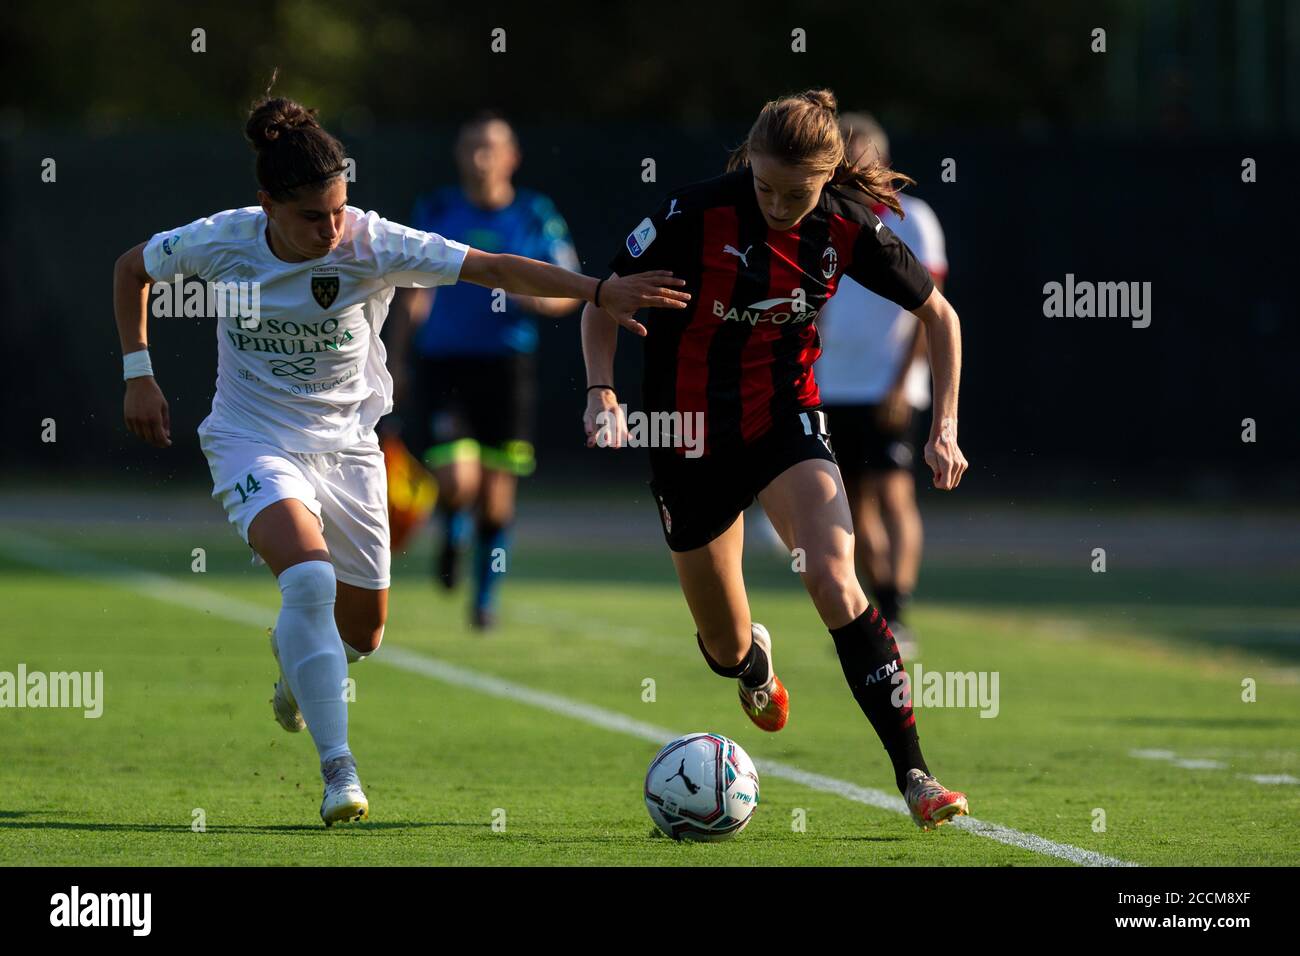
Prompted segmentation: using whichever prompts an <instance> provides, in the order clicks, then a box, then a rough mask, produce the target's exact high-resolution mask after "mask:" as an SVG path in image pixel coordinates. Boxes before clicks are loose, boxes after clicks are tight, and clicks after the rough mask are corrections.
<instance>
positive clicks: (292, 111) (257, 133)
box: [244, 71, 347, 202]
mask: <svg viewBox="0 0 1300 956" xmlns="http://www.w3.org/2000/svg"><path fill="white" fill-rule="evenodd" d="M277 74H278V71H277V73H273V74H272V75H271V83H270V84H268V86H267V88H266V95H265V96H263V97H262V98H261V99H260V100H258V101H257V102H256V103H254V104H253V106H252V109H251V110H250V111H249V114H248V123H247V124H245V126H244V135H245V136H246V137H248V141H249V142H250V143H252V145H253V149H254V150H256V151H257V167H256V168H257V182H258V185H260V186H261V187H262V189H264V190H265V191H266V192H267V193H268V194H269V195H270V197H271V198H272V199H274V200H276V201H277V202H284V201H285V200H289V199H294V198H296V191H297V190H298V189H301V188H302V187H304V186H314V187H317V188H319V189H323V188H324V187H325V184H326V183H328V182H329V181H330V180H332V179H333V178H334V177H335V176H341V175H342V174H343V171H344V162H345V160H346V159H347V155H346V153H345V152H344V150H343V144H342V143H340V142H339V141H338V140H337V139H335V138H334V137H333V136H331V135H330V134H329V133H328V132H326V131H325V129H324V128H323V127H322V126H321V125H320V123H318V122H317V121H316V111H315V110H314V109H307V108H306V107H305V106H303V105H302V104H301V103H296V102H294V101H293V100H290V99H286V98H285V97H283V96H275V97H273V96H271V85H274V83H275V78H276V75H277Z"/></svg>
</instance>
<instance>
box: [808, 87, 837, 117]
mask: <svg viewBox="0 0 1300 956" xmlns="http://www.w3.org/2000/svg"><path fill="white" fill-rule="evenodd" d="M800 95H801V96H802V97H803V98H804V99H805V100H807V101H808V102H809V103H811V104H812V105H813V106H820V107H821V108H822V109H825V110H830V111H831V112H832V113H834V112H835V111H836V110H838V109H839V103H838V102H837V101H836V99H835V94H834V93H832V92H831V91H830V90H825V89H823V90H805V91H804V92H803V93H801V94H800Z"/></svg>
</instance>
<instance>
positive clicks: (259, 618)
mask: <svg viewBox="0 0 1300 956" xmlns="http://www.w3.org/2000/svg"><path fill="white" fill-rule="evenodd" d="M0 534H2V535H3V536H2V537H0V548H3V550H4V551H5V552H6V553H7V554H8V555H9V557H11V558H13V559H15V560H18V561H22V562H24V563H26V564H30V565H34V566H36V567H39V568H43V569H45V570H49V571H54V572H57V573H60V574H64V575H69V576H76V577H82V578H89V579H90V580H92V581H94V582H96V583H98V584H105V585H112V586H115V587H120V588H123V589H125V590H130V591H134V592H135V593H137V594H141V595H143V596H145V597H148V598H152V599H153V600H155V601H161V602H163V603H166V604H173V605H176V606H178V607H183V608H185V609H187V610H191V611H195V612H197V613H204V612H207V613H211V614H216V615H219V616H220V617H223V618H225V619H227V620H229V621H234V622H236V623H239V624H247V625H249V626H251V627H256V628H259V629H261V628H265V627H266V626H268V624H269V623H270V622H271V619H272V618H273V616H274V614H275V612H274V610H272V609H270V608H265V607H260V606H258V605H256V604H250V603H248V602H247V601H241V600H239V599H238V598H232V597H228V596H226V595H224V594H222V593H221V592H220V591H215V590H213V589H211V588H206V587H202V586H200V585H197V584H189V583H187V582H185V581H181V580H178V579H176V578H172V577H167V576H166V575H162V574H155V573H153V572H150V571H140V570H137V569H134V568H131V567H130V566H128V565H123V564H116V563H113V562H109V561H105V560H103V559H100V558H95V557H93V556H90V555H85V554H78V553H75V552H71V551H68V550H66V549H64V548H62V547H60V546H59V545H57V544H55V543H53V542H51V541H47V540H45V539H43V538H38V537H35V536H32V535H28V534H23V533H21V532H16V531H12V530H8V529H6V530H4V531H3V532H0ZM259 633H260V631H259ZM371 661H372V663H385V664H388V665H389V666H391V667H397V668H399V669H401V670H404V671H408V672H411V673H414V674H421V675H423V676H425V677H431V678H433V679H434V680H440V681H442V682H444V683H447V684H454V685H456V686H458V687H466V688H469V689H471V690H477V691H479V692H480V693H484V694H488V695H490V696H492V697H499V698H503V699H506V700H511V701H514V702H516V703H524V704H529V705H531V706H533V707H537V708H540V709H542V710H547V711H550V712H551V713H553V714H560V715H562V716H564V717H569V718H572V719H574V720H579V721H582V722H583V723H586V724H590V725H592V726H594V727H599V728H600V729H602V730H610V731H617V732H619V733H624V734H628V735H629V736H632V737H638V738H640V739H641V740H644V741H646V742H647V743H651V744H654V745H655V746H656V747H657V746H659V745H661V744H663V743H665V742H666V741H669V740H672V739H673V738H675V737H677V736H679V735H678V734H677V732H676V731H673V730H668V729H667V728H664V727H656V726H654V725H653V724H647V723H645V722H643V721H640V720H634V719H633V718H631V717H627V716H624V715H623V714H620V713H617V712H616V711H612V710H606V709H605V708H603V707H596V706H594V705H592V704H584V703H582V702H581V701H576V700H573V699H571V698H568V697H562V696H560V695H559V694H552V693H549V692H547V691H541V690H535V689H534V688H531V687H525V686H524V685H522V684H516V683H513V682H512V681H507V680H502V679H501V678H499V677H493V676H491V675H489V674H483V673H480V672H478V671H473V670H470V669H468V668H465V667H460V666H458V665H455V664H449V663H447V662H446V661H440V660H437V659H436V658H433V657H427V656H425V655H423V654H416V653H414V652H412V651H408V650H405V649H403V648H401V647H397V646H395V645H393V644H392V643H391V641H385V642H384V649H383V652H382V653H380V654H376V655H375V656H374V657H373V658H371ZM754 763H755V765H756V766H757V768H758V771H759V773H760V774H765V775H768V776H772V777H776V778H778V779H782V780H788V781H790V782H792V783H797V784H801V785H803V786H805V787H808V788H809V789H812V790H818V791H821V792H822V793H830V794H834V795H836V796H839V797H843V798H844V799H846V800H852V801H853V802H855V803H862V804H866V805H867V806H871V807H876V808H878V809H881V810H889V811H892V812H894V813H901V814H906V813H907V806H906V805H905V804H904V803H903V800H902V798H901V797H898V796H895V795H893V794H890V793H885V792H884V791H883V790H876V789H874V788H872V787H862V786H859V785H858V784H855V783H850V782H849V781H847V780H837V779H836V778H834V777H827V776H823V775H822V774H818V773H811V772H809V771H807V770H801V769H799V768H798V767H794V766H791V765H789V764H785V763H780V762H778V761H775V760H756V761H754ZM951 825H952V826H955V827H957V828H958V829H960V830H963V831H965V832H966V833H970V834H973V835H975V836H981V837H987V838H988V839H990V840H996V841H997V842H998V843H1003V844H1006V845H1007V846H1012V847H1016V848H1018V849H1021V850H1027V851H1029V852H1030V853H1038V854H1041V855H1043V856H1052V857H1056V858H1058V859H1061V860H1067V861H1069V862H1070V863H1076V864H1079V865H1080V866H1137V865H1138V864H1136V863H1130V862H1127V861H1125V860H1118V859H1115V858H1114V857H1109V856H1104V855H1102V854H1100V853H1094V852H1093V851H1091V850H1084V849H1080V848H1079V847H1076V846H1070V845H1069V844H1068V843H1056V842H1053V841H1052V840H1048V839H1045V838H1044V837H1040V836H1036V835H1035V834H1033V833H1024V832H1022V831H1020V830H1013V829H1012V828H1010V827H1004V826H1001V825H1000V824H997V823H985V822H984V821H982V820H977V819H975V818H974V817H957V818H956V819H954V820H953V821H952V823H951Z"/></svg>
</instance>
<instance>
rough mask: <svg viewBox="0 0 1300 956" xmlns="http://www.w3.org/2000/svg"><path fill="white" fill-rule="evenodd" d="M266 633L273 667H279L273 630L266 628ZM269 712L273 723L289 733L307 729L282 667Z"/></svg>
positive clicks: (278, 655)
mask: <svg viewBox="0 0 1300 956" xmlns="http://www.w3.org/2000/svg"><path fill="white" fill-rule="evenodd" d="M266 633H267V634H268V635H269V636H270V638H271V653H272V654H274V655H275V665H276V666H277V667H280V651H279V650H278V649H277V648H276V646H275V628H271V627H268V628H267V629H266ZM271 711H272V712H273V713H274V714H275V722H276V723H277V724H279V725H280V726H281V727H283V728H284V729H285V730H287V731H289V733H291V734H296V733H298V732H299V731H302V730H306V729H307V721H305V720H303V719H302V711H301V710H299V709H298V702H297V701H296V700H294V697H293V691H291V690H290V689H289V679H288V678H287V677H285V676H284V668H283V667H280V679H279V680H278V681H276V682H275V696H273V697H272V698H271Z"/></svg>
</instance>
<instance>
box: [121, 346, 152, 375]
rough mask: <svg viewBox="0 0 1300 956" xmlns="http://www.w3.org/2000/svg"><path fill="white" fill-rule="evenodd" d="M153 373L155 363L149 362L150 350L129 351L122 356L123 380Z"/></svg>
mask: <svg viewBox="0 0 1300 956" xmlns="http://www.w3.org/2000/svg"><path fill="white" fill-rule="evenodd" d="M146 375H153V365H151V364H150V362H149V350H148V349H140V350H139V351H138V352H127V353H126V354H125V355H123V356H122V381H124V382H125V381H128V380H129V379H133V378H143V377H144V376H146Z"/></svg>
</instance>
